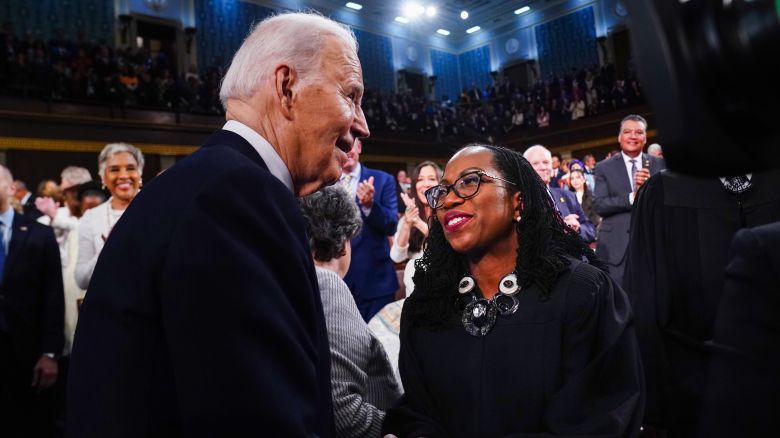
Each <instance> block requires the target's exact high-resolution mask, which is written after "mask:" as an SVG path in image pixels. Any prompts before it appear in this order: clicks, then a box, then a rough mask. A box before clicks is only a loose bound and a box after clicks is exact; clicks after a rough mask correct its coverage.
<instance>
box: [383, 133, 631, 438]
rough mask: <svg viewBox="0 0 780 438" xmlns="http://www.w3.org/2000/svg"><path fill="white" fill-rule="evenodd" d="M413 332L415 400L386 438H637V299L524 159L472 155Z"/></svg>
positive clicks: (408, 315) (454, 170)
mask: <svg viewBox="0 0 780 438" xmlns="http://www.w3.org/2000/svg"><path fill="white" fill-rule="evenodd" d="M426 196H427V199H428V202H429V204H430V205H431V207H433V208H434V209H435V210H436V212H435V215H433V216H432V218H431V219H430V234H429V237H428V240H427V243H426V246H425V250H424V253H423V256H422V258H421V259H420V260H418V263H417V266H416V269H417V271H416V274H415V277H414V282H415V293H414V294H412V295H411V297H409V298H408V299H407V301H406V303H405V305H404V310H403V316H402V319H401V353H400V360H399V365H400V371H401V377H402V379H403V386H404V388H405V390H406V394H405V396H404V397H403V399H402V400H401V402H400V403H399V405H397V406H396V407H395V408H394V409H391V410H390V411H389V412H388V415H387V417H386V420H385V424H384V427H383V429H384V433H387V434H392V435H396V436H399V437H401V438H408V437H414V438H417V437H429V438H437V437H480V438H490V437H541V436H572V437H574V436H580V437H582V436H588V437H597V436H598V437H630V436H636V435H637V434H638V432H639V426H640V422H641V418H642V409H643V404H644V395H643V393H644V391H643V378H642V367H641V362H640V359H639V352H638V348H637V343H636V339H635V336H634V329H633V322H632V316H631V309H630V306H629V303H628V299H627V298H626V295H625V293H624V292H623V291H622V290H621V289H620V287H619V286H617V285H616V284H615V283H614V282H613V281H612V279H611V278H610V277H609V275H607V274H606V273H605V272H604V270H603V269H604V268H603V264H602V263H601V262H600V261H598V260H597V259H596V257H595V255H594V253H593V252H592V251H591V250H590V249H588V247H587V245H586V244H585V243H584V242H583V241H582V240H581V239H580V237H579V235H578V234H577V233H576V232H575V231H573V230H571V229H569V228H568V227H566V225H565V224H564V223H563V220H562V219H561V217H560V215H559V214H558V213H557V212H556V210H555V208H554V206H553V204H552V201H551V199H550V196H549V194H548V192H547V189H546V188H545V187H544V184H543V183H542V181H541V180H540V179H539V177H538V176H537V175H536V172H534V170H533V168H532V167H531V165H530V164H529V163H528V162H527V161H526V160H525V159H524V158H523V157H522V156H521V155H520V154H518V153H517V152H515V151H512V150H509V149H505V148H500V147H495V146H483V145H471V146H467V147H466V148H464V149H462V150H460V151H459V152H458V153H456V154H455V156H453V158H452V159H451V160H450V162H449V163H448V164H447V168H446V170H445V172H444V176H443V178H442V181H441V184H440V185H438V186H435V187H433V188H431V189H429V190H428V192H426Z"/></svg>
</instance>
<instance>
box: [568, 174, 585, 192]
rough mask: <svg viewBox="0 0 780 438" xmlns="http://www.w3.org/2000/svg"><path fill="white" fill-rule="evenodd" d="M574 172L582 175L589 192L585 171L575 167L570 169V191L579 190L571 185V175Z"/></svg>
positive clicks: (583, 183) (583, 182)
mask: <svg viewBox="0 0 780 438" xmlns="http://www.w3.org/2000/svg"><path fill="white" fill-rule="evenodd" d="M573 173H579V174H580V175H581V176H582V187H583V188H584V190H585V191H586V192H587V191H588V179H587V178H585V172H583V171H582V170H580V169H574V170H570V171H569V191H570V192H576V191H577V189H575V188H574V186H573V185H571V175H572V174H573Z"/></svg>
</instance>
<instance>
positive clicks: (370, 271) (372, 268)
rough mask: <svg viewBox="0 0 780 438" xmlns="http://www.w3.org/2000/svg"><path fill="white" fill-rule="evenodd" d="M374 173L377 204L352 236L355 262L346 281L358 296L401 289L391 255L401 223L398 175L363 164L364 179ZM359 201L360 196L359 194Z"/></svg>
mask: <svg viewBox="0 0 780 438" xmlns="http://www.w3.org/2000/svg"><path fill="white" fill-rule="evenodd" d="M372 176H373V177H374V190H375V192H374V205H373V206H372V207H371V213H370V214H369V215H368V216H366V215H364V214H363V210H362V209H360V215H361V216H362V217H363V229H362V230H361V231H360V234H358V235H357V236H355V237H354V238H353V239H352V264H351V265H350V267H349V271H348V272H347V275H346V276H345V277H344V281H345V282H346V283H347V286H349V289H350V290H351V291H352V294H353V295H355V297H356V298H358V299H373V298H378V297H382V296H386V295H390V294H394V293H395V291H396V290H398V277H396V275H395V264H394V263H393V261H392V260H391V259H390V245H389V244H388V241H387V237H388V236H392V235H394V234H395V230H396V228H397V226H398V204H397V198H396V193H395V179H393V177H392V176H391V175H390V174H388V173H386V172H382V171H381V170H373V169H369V168H367V167H366V166H364V165H362V164H361V170H360V181H364V180H367V179H368V178H370V177H372ZM355 199H356V201H355V202H357V198H355Z"/></svg>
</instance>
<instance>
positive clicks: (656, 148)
mask: <svg viewBox="0 0 780 438" xmlns="http://www.w3.org/2000/svg"><path fill="white" fill-rule="evenodd" d="M656 151H658V152H662V151H663V150H662V149H661V145H660V144H658V143H653V144H651V145H650V146H648V147H647V153H648V154H650V153H652V152H656Z"/></svg>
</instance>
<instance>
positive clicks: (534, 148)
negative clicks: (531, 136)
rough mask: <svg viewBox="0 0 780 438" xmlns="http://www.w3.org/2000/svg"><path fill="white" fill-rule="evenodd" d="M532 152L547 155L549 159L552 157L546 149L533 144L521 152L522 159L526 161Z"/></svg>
mask: <svg viewBox="0 0 780 438" xmlns="http://www.w3.org/2000/svg"><path fill="white" fill-rule="evenodd" d="M534 152H544V153H546V154H547V155H549V156H550V157H552V152H550V150H549V149H547V148H546V147H544V146H542V145H540V144H535V145H533V146H531V147H530V148H528V149H526V150H525V152H523V158H525V159H526V160H527V159H528V157H530V156H531V154H533V153H534Z"/></svg>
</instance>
